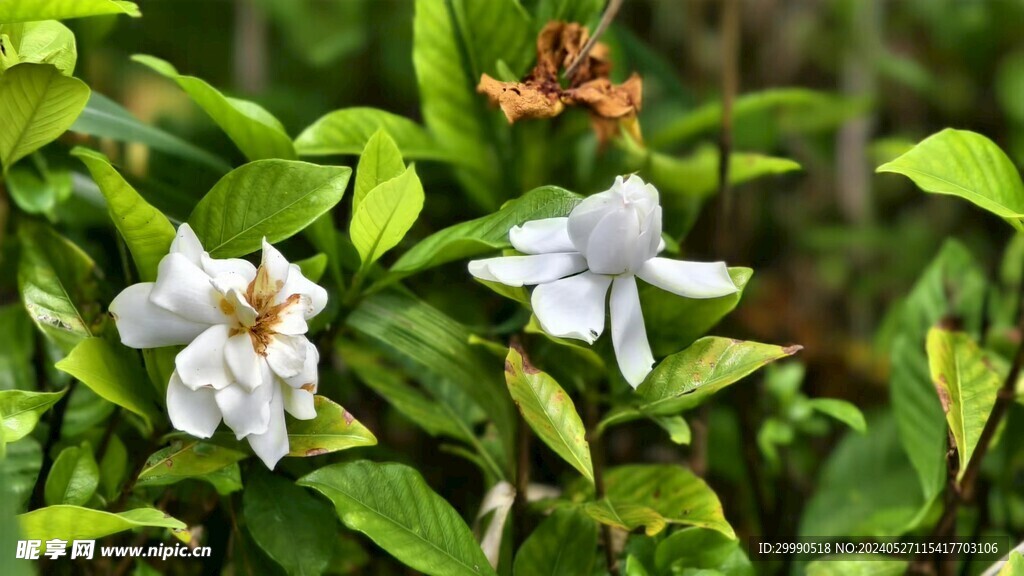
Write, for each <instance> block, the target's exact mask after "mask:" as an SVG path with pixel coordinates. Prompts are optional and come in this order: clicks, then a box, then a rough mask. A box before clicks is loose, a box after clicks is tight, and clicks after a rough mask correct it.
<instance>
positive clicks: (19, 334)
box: [0, 304, 36, 390]
mask: <svg viewBox="0 0 1024 576" xmlns="http://www.w3.org/2000/svg"><path fill="white" fill-rule="evenodd" d="M35 348H36V347H35V339H34V338H33V337H32V323H31V322H30V321H29V319H28V315H27V314H25V309H24V308H23V307H22V306H21V305H20V304H7V305H6V306H0V390H14V389H21V390H28V389H30V388H32V387H34V386H35V385H36V371H35V366H33V364H32V358H33V355H34V354H33V353H34V352H35Z"/></svg>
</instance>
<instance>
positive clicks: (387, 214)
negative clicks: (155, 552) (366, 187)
mask: <svg viewBox="0 0 1024 576" xmlns="http://www.w3.org/2000/svg"><path fill="white" fill-rule="evenodd" d="M423 200H424V194H423V184H421V183H420V179H419V176H417V175H416V166H415V165H413V166H409V168H408V169H407V170H405V171H404V172H403V173H402V174H401V175H400V176H397V177H395V178H392V179H390V180H387V181H385V182H383V183H381V184H380V185H378V186H377V187H375V188H373V189H372V190H370V191H369V192H367V193H366V197H365V198H363V199H362V201H361V202H360V203H359V205H358V206H357V207H356V208H355V211H354V212H353V214H352V226H351V228H350V229H349V235H350V236H351V237H352V244H354V245H355V247H356V250H357V251H358V252H359V256H360V257H361V258H362V261H363V268H364V269H367V268H368V267H369V266H370V265H371V264H373V263H374V262H376V261H377V260H378V259H379V258H380V257H381V256H383V255H384V253H385V252H387V251H388V250H390V249H392V248H394V247H395V246H396V245H398V243H399V242H401V241H402V238H404V237H405V233H406V232H408V231H409V228H412V225H413V224H414V223H415V222H416V218H417V217H419V215H420V210H422V209H423Z"/></svg>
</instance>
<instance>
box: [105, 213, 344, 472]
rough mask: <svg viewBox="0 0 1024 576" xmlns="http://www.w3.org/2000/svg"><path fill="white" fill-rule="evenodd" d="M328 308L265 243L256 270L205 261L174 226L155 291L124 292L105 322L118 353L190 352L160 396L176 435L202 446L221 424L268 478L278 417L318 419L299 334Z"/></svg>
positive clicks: (310, 348)
mask: <svg viewBox="0 0 1024 576" xmlns="http://www.w3.org/2000/svg"><path fill="white" fill-rule="evenodd" d="M326 304H327V291H325V290H324V289H323V288H321V287H320V286H317V285H316V284H314V283H313V282H311V281H309V280H308V279H306V278H305V277H304V276H303V275H302V272H301V271H300V270H299V267H298V266H296V265H295V264H289V263H288V261H287V260H285V258H284V256H282V255H281V253H280V252H278V251H277V249H276V248H274V247H273V246H271V245H270V244H269V243H267V241H266V239H264V240H263V260H262V263H261V264H260V267H259V269H257V268H256V267H255V266H253V265H252V264H251V263H249V262H247V261H246V260H242V259H238V258H230V259H214V258H211V257H210V255H209V254H208V253H207V252H205V251H204V250H203V246H202V244H200V242H199V238H197V237H196V235H195V233H194V232H193V231H192V228H190V227H189V225H188V224H182V226H181V228H179V229H178V234H177V236H176V237H175V238H174V241H173V243H172V244H171V251H170V253H169V254H168V255H167V256H165V257H164V258H163V260H161V261H160V266H159V269H158V271H157V278H156V282H143V283H140V284H134V285H132V286H129V287H128V288H125V289H124V291H122V292H121V293H120V294H118V295H117V297H116V298H114V301H113V302H111V303H110V312H111V314H112V315H113V316H114V321H115V322H116V323H117V330H118V332H119V333H120V334H121V342H123V343H124V344H125V345H126V346H130V347H132V348H157V347H161V346H173V345H178V344H187V345H188V346H186V347H185V349H184V350H182V351H181V352H180V353H178V355H177V357H175V359H174V365H175V371H174V373H173V374H172V375H171V380H170V382H169V383H168V386H167V411H168V414H169V416H170V419H171V424H172V425H174V427H175V428H176V429H178V430H181V431H184V432H187V433H189V434H191V435H193V436H197V437H199V438H209V437H210V436H212V435H213V432H214V430H216V429H217V426H218V425H219V424H220V422H221V419H223V420H224V423H225V424H227V425H228V427H230V428H231V429H232V430H233V431H234V432H235V436H236V437H237V438H238V439H239V440H241V439H242V438H246V439H247V440H248V441H249V445H250V446H252V449H253V451H254V452H256V455H257V456H259V457H260V459H262V460H263V462H264V463H265V464H266V465H267V467H268V468H271V469H272V468H274V466H275V465H276V464H277V461H278V460H280V459H281V458H282V457H283V456H284V455H285V454H287V453H288V433H287V431H286V430H285V420H284V411H285V410H287V411H288V413H289V414H291V415H292V416H294V417H296V418H298V419H300V420H309V419H312V418H314V417H316V411H315V409H314V407H313V394H315V393H316V388H317V362H318V361H319V359H320V358H319V353H318V352H317V349H316V346H314V345H313V344H312V343H311V342H310V341H309V340H308V339H306V337H305V336H304V334H305V333H306V330H307V327H306V321H307V320H309V319H310V318H312V317H313V316H315V315H317V314H318V313H319V312H320V311H321V310H323V309H324V306H326Z"/></svg>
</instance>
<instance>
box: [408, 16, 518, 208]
mask: <svg viewBox="0 0 1024 576" xmlns="http://www.w3.org/2000/svg"><path fill="white" fill-rule="evenodd" d="M512 1H513V0H498V1H497V2H495V3H494V4H495V5H496V6H495V7H492V6H491V3H488V4H487V6H486V8H487V9H491V13H492V15H493V16H498V15H499V12H501V11H502V10H499V9H497V5H499V4H500V5H502V8H503V7H504V5H506V4H509V3H511V2H512ZM459 4H460V5H461V4H462V3H461V2H460V3H459ZM457 12H458V8H457V7H455V6H453V5H452V3H450V2H446V1H443V0H416V9H415V17H414V18H413V51H412V60H413V65H414V66H415V68H416V83H417V85H418V86H419V95H420V102H421V112H422V114H423V121H424V123H425V124H426V126H427V128H428V129H429V130H430V133H431V135H432V136H433V137H434V138H435V140H436V142H437V143H438V145H439V147H440V148H441V149H442V150H444V151H445V153H446V154H448V155H449V156H456V157H458V158H460V159H461V164H462V165H463V168H460V169H458V170H457V171H456V174H457V176H458V178H459V180H460V182H461V183H462V184H463V187H464V188H465V189H466V192H467V193H468V194H469V195H470V197H471V198H473V199H474V200H475V201H476V202H477V203H479V204H480V205H481V206H492V205H494V204H495V203H496V202H495V199H496V197H495V193H496V192H499V191H501V189H502V188H501V184H502V182H501V176H500V170H499V169H498V162H497V154H496V152H495V150H494V147H493V142H494V139H493V138H491V137H490V130H489V128H488V126H487V118H488V112H487V111H486V110H485V108H484V106H485V100H484V99H483V98H482V97H480V96H479V95H478V94H477V93H476V84H477V82H478V81H479V80H480V76H479V75H475V74H474V71H473V70H472V68H471V66H472V65H471V62H472V56H471V55H469V54H467V53H466V52H464V51H463V50H464V48H465V47H466V44H465V39H464V38H463V36H462V30H463V29H464V28H472V29H473V30H474V33H475V34H478V35H480V36H481V37H482V38H484V39H487V38H488V37H491V38H494V37H497V36H504V34H503V33H500V32H499V30H500V28H501V27H502V26H503V25H504V24H505V23H503V22H501V21H500V20H496V21H495V20H492V19H490V18H489V19H488V22H486V24H487V27H486V28H484V27H480V26H478V25H477V23H476V22H471V21H467V20H465V19H463V20H462V22H461V24H462V26H460V22H459V20H458V17H459V15H458V14H457ZM464 55H465V56H468V61H467V58H464ZM396 137H397V136H396ZM399 146H401V143H399Z"/></svg>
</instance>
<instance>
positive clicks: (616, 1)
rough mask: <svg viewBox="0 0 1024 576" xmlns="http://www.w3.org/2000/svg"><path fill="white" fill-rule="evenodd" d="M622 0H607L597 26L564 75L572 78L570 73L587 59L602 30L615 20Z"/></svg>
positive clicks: (574, 71)
mask: <svg viewBox="0 0 1024 576" xmlns="http://www.w3.org/2000/svg"><path fill="white" fill-rule="evenodd" d="M623 1H624V0H611V1H610V2H608V6H607V7H606V8H605V9H604V14H602V15H601V21H600V22H599V23H598V24H597V28H595V29H594V34H593V35H592V36H591V37H590V39H589V40H587V43H586V44H584V45H583V48H581V49H580V54H579V56H577V57H576V59H575V60H573V61H572V64H570V65H569V67H568V68H566V69H565V77H566V78H572V75H573V74H575V73H576V69H577V68H579V66H580V64H582V63H584V62H586V61H587V55H588V54H590V51H591V50H592V49H593V48H594V46H595V45H596V44H597V40H598V39H599V38H600V37H601V35H602V34H604V31H605V30H607V29H608V26H610V25H611V23H612V21H614V20H615V15H616V14H618V13H619V8H622V3H623Z"/></svg>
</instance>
